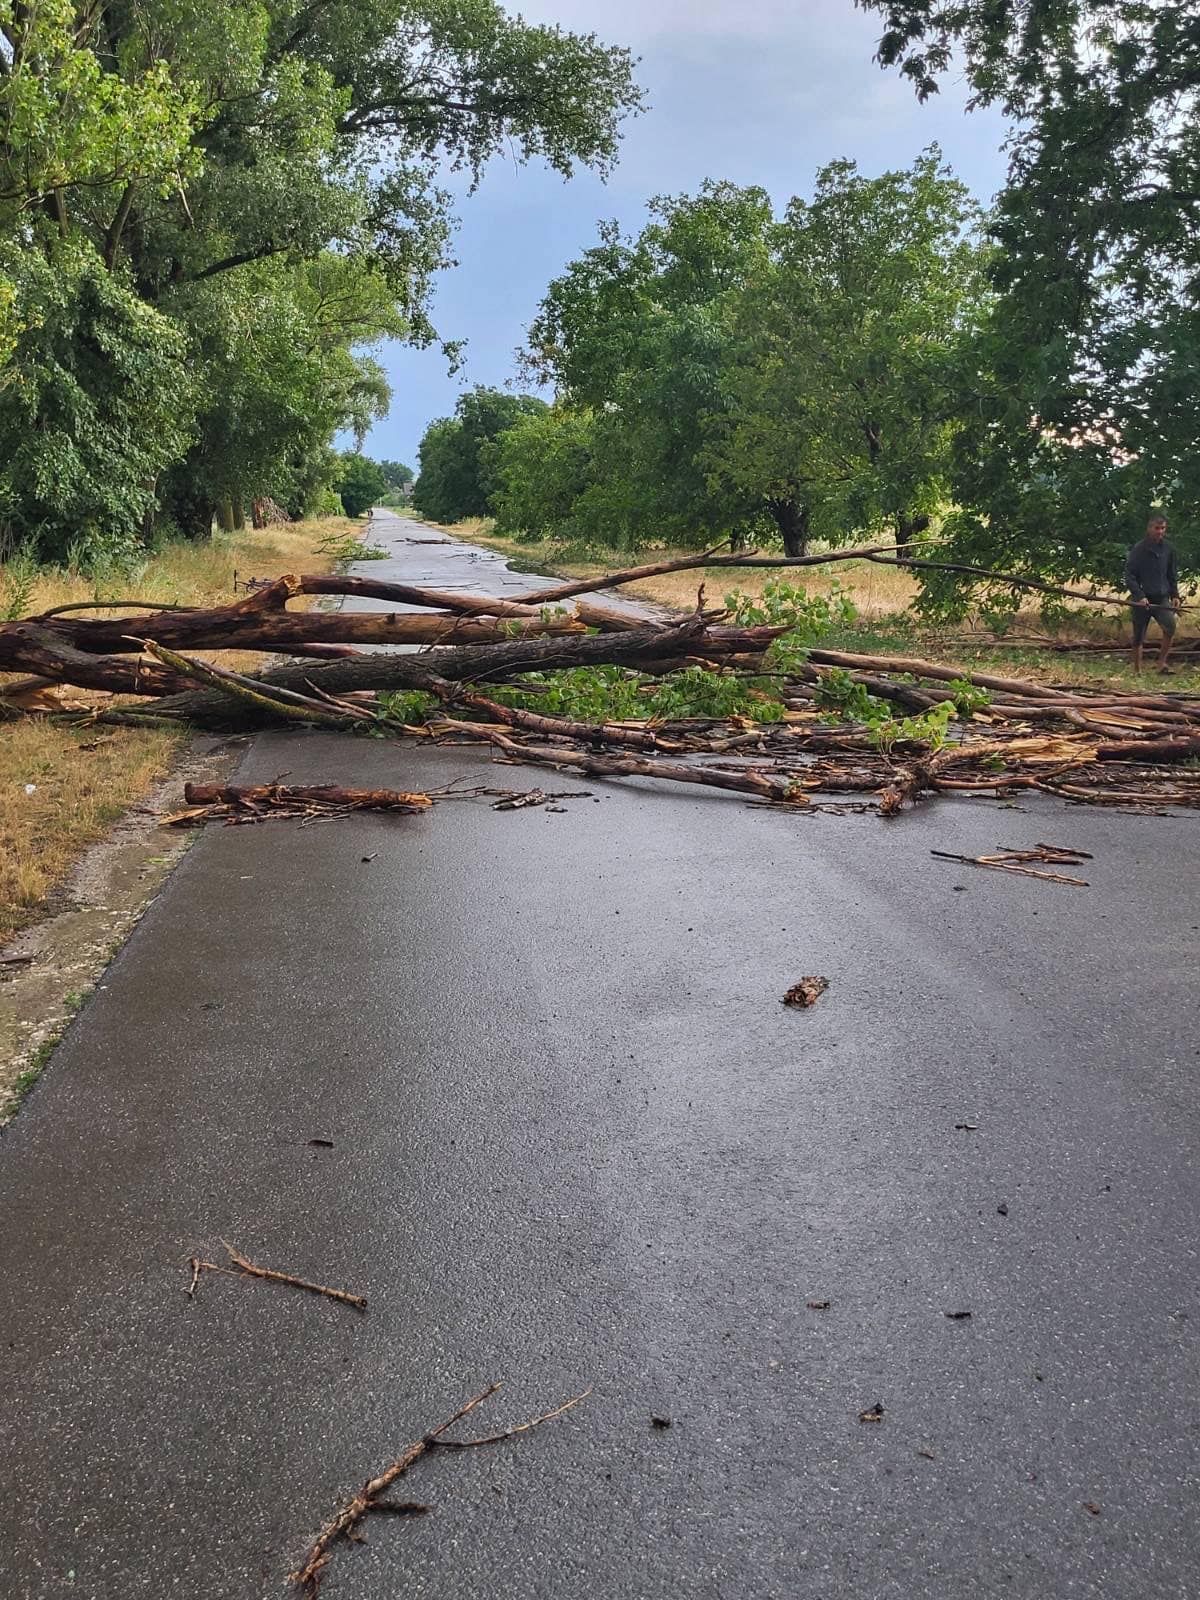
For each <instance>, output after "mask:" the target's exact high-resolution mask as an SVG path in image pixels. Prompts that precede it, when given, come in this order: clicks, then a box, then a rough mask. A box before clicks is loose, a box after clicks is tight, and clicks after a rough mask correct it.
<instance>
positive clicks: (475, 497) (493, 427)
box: [413, 384, 546, 522]
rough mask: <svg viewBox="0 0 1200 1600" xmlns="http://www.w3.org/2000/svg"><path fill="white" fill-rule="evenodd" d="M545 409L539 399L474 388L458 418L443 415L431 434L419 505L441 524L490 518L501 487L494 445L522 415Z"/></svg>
mask: <svg viewBox="0 0 1200 1600" xmlns="http://www.w3.org/2000/svg"><path fill="white" fill-rule="evenodd" d="M545 409H546V402H545V401H544V400H539V399H538V398H537V396H536V395H528V394H506V393H505V392H504V391H503V390H501V389H488V388H485V387H484V386H483V385H482V384H477V385H476V387H475V388H474V389H470V390H468V392H467V393H466V394H464V395H462V396H461V397H460V399H459V401H458V404H457V405H456V407H455V409H454V416H453V417H441V418H439V419H438V420H437V421H436V422H431V423H430V425H429V427H428V428H427V429H426V430H425V435H424V437H423V438H422V440H421V445H420V450H419V471H418V475H417V481H416V483H415V485H414V486H413V505H414V506H415V507H416V508H417V510H418V511H419V512H420V513H421V514H422V516H426V517H431V518H432V519H433V521H435V522H458V521H459V520H460V519H461V518H463V517H483V516H486V515H487V514H488V511H489V509H490V502H491V495H492V491H493V489H494V488H495V486H496V485H495V479H494V476H493V471H494V457H493V455H492V453H491V451H490V449H489V447H490V446H491V445H492V444H493V443H494V442H495V440H497V439H498V438H499V437H500V436H501V435H502V434H503V433H504V432H505V430H506V429H508V428H511V427H512V426H513V425H514V423H517V422H519V421H520V420H521V418H522V417H528V416H531V415H535V414H537V413H539V412H542V411H545Z"/></svg>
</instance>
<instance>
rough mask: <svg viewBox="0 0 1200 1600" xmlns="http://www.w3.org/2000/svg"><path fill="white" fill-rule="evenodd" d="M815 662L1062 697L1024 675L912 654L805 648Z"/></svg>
mask: <svg viewBox="0 0 1200 1600" xmlns="http://www.w3.org/2000/svg"><path fill="white" fill-rule="evenodd" d="M808 659H809V661H811V662H813V663H814V665H819V666H826V667H850V668H858V669H859V670H861V671H866V672H911V673H912V674H913V676H914V677H917V678H933V679H935V680H937V681H939V682H942V683H955V682H963V681H965V682H967V683H971V684H974V685H975V686H976V687H977V688H979V689H995V690H997V691H998V692H999V693H1001V694H1015V695H1018V696H1020V697H1022V698H1024V699H1029V700H1061V699H1063V698H1064V697H1063V695H1062V693H1061V692H1060V691H1059V690H1058V689H1048V688H1047V687H1046V686H1045V685H1044V684H1041V683H1028V682H1026V681H1025V679H1023V678H999V677H997V676H996V674H995V673H992V672H969V671H967V670H966V669H965V668H964V667H943V666H941V665H940V664H939V663H938V662H936V661H922V660H920V659H919V658H918V657H915V656H861V655H854V654H852V653H851V652H850V651H847V650H818V649H812V650H809V651H808Z"/></svg>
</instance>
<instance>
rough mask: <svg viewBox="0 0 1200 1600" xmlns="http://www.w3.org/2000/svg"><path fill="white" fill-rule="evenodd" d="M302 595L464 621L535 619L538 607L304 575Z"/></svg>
mask: <svg viewBox="0 0 1200 1600" xmlns="http://www.w3.org/2000/svg"><path fill="white" fill-rule="evenodd" d="M299 592H300V593H301V594H341V595H356V596H359V597H361V598H362V599H364V600H390V601H394V602H395V604H397V605H410V606H423V607H425V608H426V609H428V610H430V611H450V612H454V613H455V614H457V615H459V616H464V617H476V616H484V617H536V616H537V615H538V612H539V607H538V606H536V605H532V604H526V603H522V602H521V601H519V600H501V599H498V598H495V597H493V596H491V595H478V594H459V593H458V592H457V590H454V589H423V588H421V587H420V586H419V585H417V584H412V583H389V582H386V581H384V580H382V579H376V578H350V577H344V576H342V575H341V574H339V573H331V574H325V573H306V574H305V575H304V577H302V578H301V579H300V583H299Z"/></svg>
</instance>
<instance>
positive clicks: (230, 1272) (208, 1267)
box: [187, 1239, 367, 1311]
mask: <svg viewBox="0 0 1200 1600" xmlns="http://www.w3.org/2000/svg"><path fill="white" fill-rule="evenodd" d="M221 1243H222V1244H223V1245H224V1246H225V1248H226V1250H227V1251H228V1252H229V1257H230V1260H231V1261H232V1262H233V1263H234V1265H233V1267H222V1266H219V1265H218V1264H217V1263H216V1262H215V1261H202V1260H201V1259H200V1258H199V1256H192V1257H191V1258H190V1263H189V1264H190V1266H191V1269H192V1281H191V1284H190V1286H189V1288H188V1291H187V1292H188V1294H189V1296H192V1297H194V1296H195V1293H196V1284H197V1282H198V1281H199V1278H200V1274H201V1273H202V1272H223V1273H224V1274H225V1275H226V1276H227V1277H230V1278H243V1277H250V1278H263V1279H265V1280H266V1281H267V1282H268V1283H284V1284H287V1286H288V1287H289V1288H291V1289H306V1290H308V1292H309V1293H310V1294H323V1295H324V1296H325V1298H326V1299H327V1300H338V1301H340V1302H341V1303H342V1304H343V1305H347V1306H353V1307H354V1308H355V1310H356V1311H365V1310H366V1309H367V1297H366V1295H363V1294H351V1293H350V1291H349V1290H348V1289H330V1288H328V1287H327V1286H326V1285H325V1284H323V1283H310V1282H309V1281H308V1279H307V1278H296V1277H293V1275H292V1274H291V1273H290V1272H276V1271H275V1270H274V1269H273V1268H271V1267H260V1266H259V1265H258V1264H257V1263H256V1262H254V1261H250V1260H249V1259H248V1258H247V1257H246V1256H244V1255H243V1254H242V1253H241V1251H240V1250H235V1249H234V1248H233V1246H232V1245H231V1244H230V1243H229V1241H228V1240H227V1239H222V1240H221ZM235 1268H236V1270H235Z"/></svg>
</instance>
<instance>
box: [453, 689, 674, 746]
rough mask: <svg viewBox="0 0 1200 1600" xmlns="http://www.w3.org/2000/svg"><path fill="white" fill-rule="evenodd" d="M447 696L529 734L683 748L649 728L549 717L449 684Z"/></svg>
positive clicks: (597, 741)
mask: <svg viewBox="0 0 1200 1600" xmlns="http://www.w3.org/2000/svg"><path fill="white" fill-rule="evenodd" d="M447 695H448V698H451V699H453V701H454V703H455V704H456V705H464V706H471V707H472V708H473V709H474V710H476V711H486V712H487V714H488V716H490V717H494V718H495V720H496V721H497V722H503V723H506V724H507V725H508V726H509V727H510V728H524V729H526V730H527V731H528V732H529V733H541V734H547V735H549V736H550V737H552V738H559V739H586V740H588V741H589V742H590V743H593V744H622V745H627V746H629V747H630V748H631V749H634V750H660V749H662V748H664V745H665V748H667V749H673V750H678V749H680V748H681V747H680V745H679V744H678V743H672V742H671V741H670V740H667V741H662V740H660V739H659V736H658V735H657V734H656V733H655V732H654V731H653V730H652V729H649V728H623V727H621V725H620V724H619V723H615V722H572V721H571V720H570V719H569V718H567V717H547V716H543V715H542V714H541V713H539V712H537V711H522V710H519V709H517V708H516V707H514V706H504V705H500V703H499V702H498V701H496V700H489V699H488V698H487V696H486V695H482V694H472V693H471V692H470V690H465V689H453V688H451V687H450V686H449V685H447Z"/></svg>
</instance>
